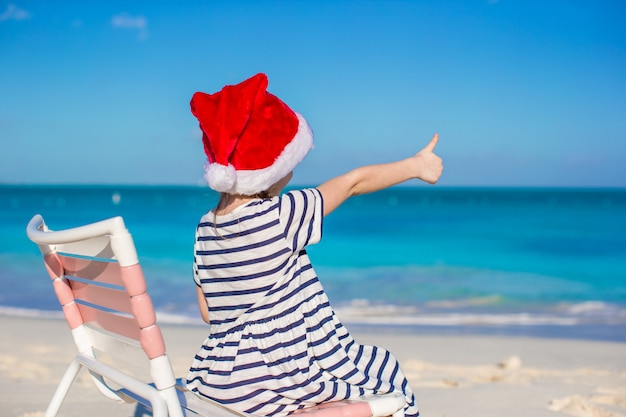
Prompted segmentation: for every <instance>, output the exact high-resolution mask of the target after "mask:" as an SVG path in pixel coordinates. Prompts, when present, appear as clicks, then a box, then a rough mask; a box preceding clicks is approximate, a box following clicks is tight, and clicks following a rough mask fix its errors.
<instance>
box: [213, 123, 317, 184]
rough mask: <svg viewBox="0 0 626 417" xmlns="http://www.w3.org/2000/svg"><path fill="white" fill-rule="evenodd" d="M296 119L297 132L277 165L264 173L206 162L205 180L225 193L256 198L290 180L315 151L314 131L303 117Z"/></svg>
mask: <svg viewBox="0 0 626 417" xmlns="http://www.w3.org/2000/svg"><path fill="white" fill-rule="evenodd" d="M296 116H298V131H297V132H296V135H295V136H294V138H293V139H292V140H291V142H289V143H288V144H287V146H285V149H283V151H282V152H281V154H280V155H279V156H278V157H277V158H276V160H275V161H274V164H272V165H270V166H269V167H267V168H262V169H254V170H239V171H237V170H235V168H234V167H233V166H232V165H230V164H229V166H228V167H226V166H224V165H220V164H216V163H213V164H210V163H208V162H207V164H206V165H205V176H204V178H205V179H206V181H207V182H208V183H209V186H210V187H211V188H212V189H214V190H215V191H219V192H223V193H228V194H242V195H254V194H258V193H260V192H262V191H265V190H267V189H269V188H270V187H271V186H272V185H274V184H275V183H276V182H278V181H279V180H281V179H283V178H284V177H285V176H287V174H289V173H290V172H291V171H293V170H294V168H295V167H296V166H297V165H298V164H299V163H300V162H301V161H302V160H303V159H304V157H305V156H306V155H307V153H308V152H309V150H311V148H313V131H312V130H311V128H310V127H309V124H308V123H307V122H306V120H305V119H304V117H302V115H300V114H299V113H296ZM233 177H234V181H233Z"/></svg>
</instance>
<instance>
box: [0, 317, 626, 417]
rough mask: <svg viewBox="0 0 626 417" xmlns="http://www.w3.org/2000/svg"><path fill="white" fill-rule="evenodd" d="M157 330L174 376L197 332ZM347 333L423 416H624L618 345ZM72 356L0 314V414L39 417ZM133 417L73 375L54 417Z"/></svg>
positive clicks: (46, 327)
mask: <svg viewBox="0 0 626 417" xmlns="http://www.w3.org/2000/svg"><path fill="white" fill-rule="evenodd" d="M162 327H163V333H164V336H165V339H166V343H167V347H168V354H169V356H170V359H171V361H172V363H173V366H174V371H175V373H176V375H177V376H179V377H183V376H185V375H186V370H187V367H188V366H189V363H190V361H191V358H192V356H193V355H194V354H195V352H196V350H197V349H198V347H199V346H200V344H201V343H202V341H203V340H204V338H205V337H206V329H205V328H203V327H200V326H177V325H164V326H162ZM352 333H353V335H354V337H355V338H356V339H357V340H358V341H359V342H360V343H363V344H376V345H380V346H384V347H385V348H387V349H389V350H390V351H391V352H393V353H394V354H395V355H396V356H397V357H398V359H399V360H400V363H401V365H402V368H403V370H404V372H405V374H406V375H407V377H408V378H409V381H410V383H411V386H412V387H413V390H414V391H415V393H416V396H417V400H418V403H419V405H420V410H421V415H422V416H425V417H426V416H428V417H472V416H477V417H478V416H480V417H496V416H497V417H503V416H507V417H508V416H524V417H544V416H545V417H558V416H581V417H586V416H593V417H623V416H626V343H619V342H606V341H592V340H577V339H573V338H568V339H557V338H529V337H514V336H506V337H505V336H495V335H493V336H489V335H452V334H447V335H433V334H424V335H421V334H410V335H407V334H401V333H397V332H388V331H385V332H373V331H369V330H361V329H359V330H352ZM75 351H76V349H75V347H74V344H73V342H72V340H71V335H70V332H69V330H68V327H67V325H66V323H65V322H64V321H63V320H59V319H42V318H30V317H14V316H6V315H5V316H1V315H0V415H1V416H6V417H11V416H15V417H43V415H44V411H45V409H46V406H47V404H48V402H49V400H50V398H51V396H52V393H53V392H54V390H55V388H56V385H57V383H58V381H59V379H60V377H61V375H62V374H63V372H64V370H65V367H66V366H67V364H68V363H69V362H70V360H71V358H72V357H73V355H74V354H75ZM134 413H135V407H134V406H132V405H126V404H117V403H114V402H111V401H110V400H107V399H106V398H104V397H103V396H102V395H100V394H99V393H98V392H97V391H96V389H95V388H94V387H93V385H92V384H91V381H90V380H89V377H88V375H87V373H86V372H85V371H81V374H79V376H78V378H77V380H76V381H75V382H74V385H73V387H72V389H71V390H70V393H69V395H68V398H67V400H66V402H65V403H64V405H63V407H62V408H61V412H60V414H59V415H60V416H68V417H70V416H85V415H89V416H90V417H105V416H106V417H109V416H120V417H126V416H128V417H130V416H133V415H134Z"/></svg>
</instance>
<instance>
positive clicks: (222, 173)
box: [204, 161, 237, 192]
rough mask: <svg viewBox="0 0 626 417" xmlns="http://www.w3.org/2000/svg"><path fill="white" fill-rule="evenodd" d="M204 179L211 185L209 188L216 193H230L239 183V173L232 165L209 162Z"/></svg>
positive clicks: (205, 167)
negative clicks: (237, 182) (236, 183)
mask: <svg viewBox="0 0 626 417" xmlns="http://www.w3.org/2000/svg"><path fill="white" fill-rule="evenodd" d="M204 179H205V180H206V182H207V183H209V187H211V188H213V189H214V190H215V191H219V192H228V190H230V189H232V188H233V187H234V185H235V182H236V181H237V171H235V167H234V166H232V165H231V164H228V166H226V165H221V164H210V163H209V162H208V161H207V163H206V164H205V165H204Z"/></svg>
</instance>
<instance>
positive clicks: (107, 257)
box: [27, 215, 180, 414]
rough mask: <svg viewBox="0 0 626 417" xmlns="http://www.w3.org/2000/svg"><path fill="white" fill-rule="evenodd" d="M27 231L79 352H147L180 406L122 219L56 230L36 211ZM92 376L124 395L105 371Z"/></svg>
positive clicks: (110, 392) (111, 393)
mask: <svg viewBox="0 0 626 417" xmlns="http://www.w3.org/2000/svg"><path fill="white" fill-rule="evenodd" d="M27 235H28V237H29V238H30V240H32V241H33V242H35V243H37V244H38V245H39V249H40V251H41V253H42V255H43V257H44V262H45V265H46V269H47V270H48V273H49V274H50V278H51V279H52V283H53V286H54V291H55V293H56V295H57V297H58V299H59V302H60V303H61V306H62V309H63V313H64V316H65V319H66V320H67V323H68V324H69V326H70V328H71V330H72V335H73V338H74V342H75V344H76V347H77V348H78V351H79V353H80V354H83V355H87V356H90V357H93V358H96V359H97V355H98V354H97V353H98V352H104V353H105V354H106V355H107V356H108V355H112V356H119V355H118V354H120V353H121V355H122V356H124V357H126V358H127V359H128V358H131V359H130V361H131V362H132V361H133V359H132V358H133V357H134V355H137V354H139V355H142V356H143V354H144V353H145V357H147V358H148V360H149V370H148V372H149V374H150V377H151V379H152V381H153V382H154V384H155V386H156V388H157V389H158V390H163V391H171V392H170V393H169V394H167V395H165V396H166V397H168V399H167V400H166V401H173V402H174V404H169V402H168V409H170V408H174V409H175V408H178V409H180V404H176V403H177V401H178V400H177V397H176V394H175V388H174V386H175V384H176V379H175V376H174V373H173V371H172V367H171V363H170V361H169V359H168V358H167V355H166V351H165V343H164V340H163V336H162V335H161V330H160V329H159V326H158V324H157V322H156V314H155V311H154V307H153V305H152V301H151V299H150V296H149V295H148V293H147V289H146V281H145V279H144V276H143V272H142V270H141V266H140V265H139V261H138V258H137V252H136V250H135V245H134V243H133V240H132V237H131V235H130V233H129V232H128V230H126V226H125V224H124V221H123V219H122V218H121V217H114V218H111V219H108V220H103V221H100V222H97V223H92V224H89V225H85V226H80V227H75V228H72V229H66V230H62V231H51V230H48V228H47V226H46V224H45V222H44V220H43V218H42V217H41V216H40V215H36V216H34V217H33V218H32V220H31V221H30V222H29V224H28V226H27ZM145 357H144V358H143V361H144V362H145ZM92 376H93V377H94V380H95V382H96V385H97V386H98V388H99V389H100V391H101V392H102V393H103V394H105V395H106V396H108V397H110V398H113V399H118V400H119V399H120V398H119V392H117V391H116V390H114V389H112V388H110V386H109V385H107V383H106V381H105V380H104V378H102V375H96V374H94V373H92ZM170 405H171V407H170ZM170 414H172V410H171V409H170Z"/></svg>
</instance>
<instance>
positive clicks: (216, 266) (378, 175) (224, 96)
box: [187, 74, 442, 416]
mask: <svg viewBox="0 0 626 417" xmlns="http://www.w3.org/2000/svg"><path fill="white" fill-rule="evenodd" d="M267 83H268V81H267V77H266V76H265V75H264V74H257V75H255V76H254V77H252V78H250V79H248V80H246V81H244V82H242V83H240V84H238V85H232V86H226V87H224V88H223V89H222V90H221V91H219V92H217V93H215V94H204V93H195V94H194V96H193V98H192V100H191V111H192V113H193V114H194V116H196V118H197V119H198V121H199V123H200V128H201V130H202V132H203V143H204V150H205V153H206V155H207V157H208V163H207V165H206V166H205V170H206V175H205V178H206V180H207V182H208V183H209V186H210V187H211V188H213V189H214V190H216V191H219V192H221V193H222V194H221V198H220V200H219V203H218V205H217V207H216V208H214V209H213V210H211V211H210V212H208V213H207V214H205V215H204V216H203V217H202V219H201V220H200V223H199V225H198V227H197V231H196V241H195V257H194V279H195V282H196V285H197V295H198V304H199V307H200V313H201V315H202V318H203V320H204V321H205V322H207V323H208V324H209V325H210V334H209V336H208V338H207V339H206V340H205V341H204V343H203V344H202V347H201V349H200V351H199V352H198V353H197V354H196V356H195V358H194V361H193V363H192V365H191V368H190V370H189V375H188V377H187V385H188V387H189V388H190V389H191V390H192V391H194V392H196V393H197V394H199V395H201V396H206V397H208V398H211V399H213V400H216V401H218V402H220V403H223V404H225V405H228V406H229V407H231V408H233V409H235V410H239V411H242V412H247V413H252V414H256V415H267V416H269V415H286V414H288V413H290V412H293V411H295V410H298V409H301V408H304V407H309V406H313V405H315V404H319V403H322V402H327V401H332V400H341V399H347V398H354V397H357V396H360V395H364V394H366V393H388V392H392V391H399V392H402V393H403V394H404V396H405V398H406V407H405V410H404V411H405V415H406V416H417V415H419V412H418V408H417V405H416V403H415V398H414V396H413V393H412V391H411V389H410V387H409V385H408V382H407V380H406V378H405V377H404V375H403V373H402V371H401V370H400V367H399V364H398V361H397V360H396V359H395V358H394V357H393V356H392V355H391V354H390V353H389V352H388V351H386V350H384V349H382V348H380V347H376V346H366V345H360V344H358V343H357V342H356V341H355V340H354V339H353V338H352V337H351V336H350V333H349V332H348V331H347V329H346V328H345V327H344V326H343V325H342V323H341V322H340V321H339V319H338V318H337V316H336V315H335V313H334V311H333V309H332V308H331V306H330V304H329V301H328V298H327V296H326V293H325V292H324V289H323V287H322V285H321V283H320V282H319V280H318V278H317V275H316V273H315V271H314V270H313V267H312V266H311V263H310V261H309V257H308V255H307V253H306V250H305V248H306V246H307V245H311V244H314V243H317V242H318V241H319V240H320V239H321V237H322V223H323V218H324V216H326V215H328V214H329V213H331V212H332V211H333V210H335V209H336V208H337V207H339V206H340V205H341V204H342V203H343V202H344V201H345V200H346V199H348V198H349V197H351V196H355V195H359V194H364V193H370V192H373V191H377V190H381V189H384V188H387V187H390V186H392V185H395V184H398V183H401V182H404V181H407V180H409V179H413V178H417V179H421V180H423V181H426V182H428V183H435V182H436V181H437V180H438V179H439V176H440V175H441V171H442V162H441V159H440V158H439V157H438V156H437V155H435V154H434V153H433V150H434V148H435V145H436V144H437V141H438V136H437V135H436V134H435V136H434V137H433V138H432V140H431V141H430V143H429V144H428V145H427V146H426V147H425V148H424V149H422V150H421V151H420V152H418V153H417V154H416V155H414V156H412V157H410V158H407V159H404V160H401V161H398V162H393V163H388V164H381V165H372V166H365V167H361V168H358V169H355V170H353V171H351V172H349V173H347V174H344V175H341V176H339V177H336V178H334V179H332V180H330V181H328V182H326V183H324V184H322V185H320V186H319V187H317V188H311V189H303V190H295V191H291V192H289V193H286V194H282V195H281V194H280V192H281V190H282V189H283V188H284V187H285V186H286V185H287V183H288V182H289V180H290V179H291V172H292V171H293V169H294V168H295V167H296V165H297V164H298V163H299V162H300V161H301V160H302V159H303V158H304V157H305V155H306V154H307V152H308V151H309V150H310V149H311V148H312V146H313V135H312V132H311V130H310V128H309V126H308V125H307V123H306V121H305V120H304V118H303V117H302V116H301V115H299V114H297V113H295V112H293V111H292V110H291V109H290V108H289V107H287V106H286V105H285V104H284V103H283V102H282V101H280V100H279V99H278V98H277V97H276V96H274V95H272V94H270V93H268V92H267V91H266V89H267Z"/></svg>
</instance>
